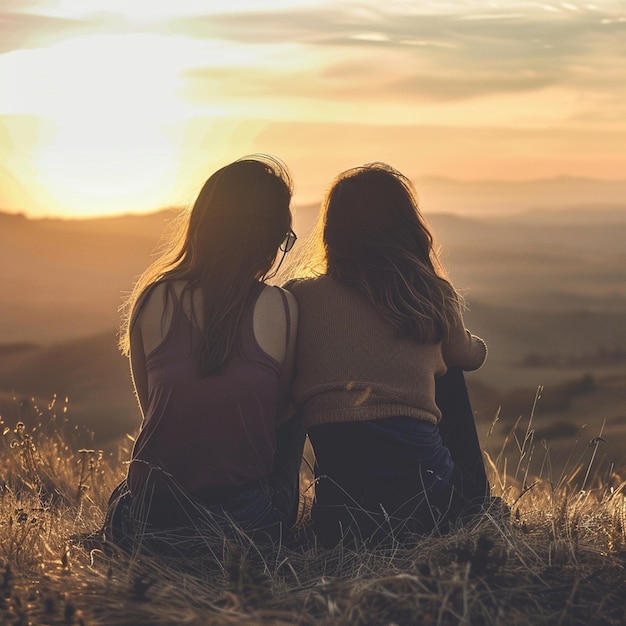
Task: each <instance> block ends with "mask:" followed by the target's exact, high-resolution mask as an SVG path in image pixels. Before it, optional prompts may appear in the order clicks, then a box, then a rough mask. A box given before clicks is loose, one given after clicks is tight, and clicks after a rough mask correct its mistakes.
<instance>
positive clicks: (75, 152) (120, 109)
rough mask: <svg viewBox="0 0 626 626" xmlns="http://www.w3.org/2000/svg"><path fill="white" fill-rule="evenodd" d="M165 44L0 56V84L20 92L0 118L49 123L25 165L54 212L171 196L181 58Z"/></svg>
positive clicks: (151, 38) (111, 38)
mask: <svg viewBox="0 0 626 626" xmlns="http://www.w3.org/2000/svg"><path fill="white" fill-rule="evenodd" d="M165 39H166V38H164V37H161V36H156V35H143V36H137V35H134V36H133V37H129V36H126V35H101V36H98V37H93V36H92V37H90V38H75V39H71V40H68V41H64V42H61V43H58V44H56V45H54V46H51V47H49V48H47V49H46V50H45V52H42V51H41V50H37V49H35V50H21V51H16V52H12V53H9V55H7V56H9V57H10V58H9V59H7V60H6V61H5V63H4V66H3V68H4V72H3V73H4V76H2V77H1V78H2V80H3V81H4V80H7V81H10V82H9V84H11V83H13V84H19V85H20V89H19V90H15V91H13V92H12V93H10V94H8V97H7V98H5V99H4V102H3V109H4V112H8V113H19V114H20V115H31V116H33V119H37V118H38V117H41V118H43V119H46V120H48V121H49V123H48V124H47V125H46V126H47V128H49V129H52V130H48V131H47V132H46V133H45V134H42V135H41V136H40V137H38V140H37V141H36V142H35V145H34V147H33V150H32V152H31V154H30V161H31V165H32V168H33V169H34V170H35V171H36V172H37V182H38V184H39V185H40V186H42V187H44V188H45V190H46V192H47V194H48V195H49V196H50V197H51V198H52V199H53V200H54V201H55V203H56V204H58V205H60V206H63V207H64V209H66V210H76V211H79V212H80V213H82V214H84V213H85V212H92V213H98V212H101V211H111V209H112V207H115V208H117V209H118V210H135V209H143V208H149V207H154V206H155V205H158V204H160V203H162V201H163V198H167V197H168V196H169V195H171V193H170V192H171V190H172V188H173V186H174V184H175V181H176V176H177V162H178V160H179V158H180V154H179V152H180V146H179V145H178V143H179V142H178V141H177V139H176V137H175V136H172V133H171V132H169V129H170V127H171V126H172V125H175V124H176V123H178V122H180V121H182V120H184V119H186V118H187V117H188V116H189V114H190V109H189V107H188V106H187V105H185V104H184V102H183V101H182V100H181V99H180V98H179V97H178V95H177V94H178V92H179V87H180V85H179V80H180V78H179V75H180V69H181V64H182V63H183V59H184V58H187V57H188V53H189V51H188V50H187V49H186V47H188V46H186V45H185V42H175V43H177V44H178V45H172V44H173V43H174V42H173V41H164V40H165ZM181 44H182V45H181ZM7 61H8V62H7ZM216 113H219V111H216ZM204 114H205V115H210V111H209V112H208V111H206V110H205V111H204ZM120 205H123V206H120Z"/></svg>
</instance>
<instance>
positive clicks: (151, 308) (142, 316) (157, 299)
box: [135, 283, 172, 355]
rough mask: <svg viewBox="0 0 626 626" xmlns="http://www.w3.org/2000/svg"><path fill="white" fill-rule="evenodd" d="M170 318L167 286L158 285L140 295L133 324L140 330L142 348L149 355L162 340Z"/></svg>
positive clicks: (163, 284)
mask: <svg viewBox="0 0 626 626" xmlns="http://www.w3.org/2000/svg"><path fill="white" fill-rule="evenodd" d="M171 317H172V310H171V305H170V306H168V297H167V285H166V284H165V283H158V284H156V285H154V286H153V287H151V288H149V290H148V291H147V292H146V293H145V294H144V295H142V297H141V299H140V301H139V303H138V313H137V318H136V320H135V322H136V323H137V324H138V326H139V328H140V329H141V335H142V337H143V348H144V351H145V354H146V355H147V354H149V353H150V352H152V350H154V349H155V348H156V347H157V346H158V345H159V344H160V343H161V341H162V340H163V337H164V336H165V334H166V332H167V329H168V328H169V325H170V322H171Z"/></svg>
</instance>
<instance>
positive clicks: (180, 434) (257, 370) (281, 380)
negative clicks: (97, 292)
mask: <svg viewBox="0 0 626 626" xmlns="http://www.w3.org/2000/svg"><path fill="white" fill-rule="evenodd" d="M251 289H252V290H253V297H252V298H251V302H250V305H249V306H248V308H247V309H246V311H245V312H244V316H243V318H242V321H241V327H240V331H239V335H238V337H237V341H236V343H235V346H234V349H233V353H232V354H231V357H230V358H229V360H228V362H227V365H226V367H225V368H223V370H222V371H220V372H218V373H215V374H211V375H209V376H206V375H202V374H201V373H200V371H199V368H198V358H197V355H198V350H199V345H200V341H201V329H200V328H199V327H198V326H197V325H195V324H194V322H192V319H197V316H195V315H193V314H192V310H193V307H194V306H198V304H199V302H198V298H197V296H196V297H194V301H193V302H192V299H191V297H188V298H186V299H185V298H184V297H183V298H182V300H181V293H182V285H181V283H180V282H179V281H178V282H174V283H159V284H158V285H157V286H155V288H153V290H151V292H150V293H149V294H148V295H147V297H146V299H145V300H144V301H143V303H142V307H141V311H140V313H139V316H138V317H137V320H136V326H137V327H136V330H134V331H133V333H132V334H133V337H132V338H131V341H132V344H133V347H134V348H135V347H137V350H138V352H139V353H140V354H136V352H135V349H133V352H132V353H131V356H132V358H133V370H134V371H135V372H137V370H140V371H143V372H144V376H145V386H144V392H143V393H141V394H140V402H141V405H142V408H143V411H144V427H143V429H142V431H141V433H140V435H139V438H138V439H137V442H136V445H135V448H134V452H133V460H132V462H131V465H130V468H129V474H128V481H129V486H130V489H131V491H133V490H135V491H138V490H139V489H140V488H142V487H143V486H144V484H145V480H146V473H147V472H149V470H150V468H151V467H159V468H163V469H164V470H166V471H167V472H168V473H170V474H172V475H173V476H175V478H176V480H177V482H178V483H179V485H180V486H181V487H183V488H184V489H185V490H186V491H187V492H189V493H190V494H196V495H198V496H200V495H201V496H202V499H203V500H206V501H211V500H217V499H219V498H220V494H221V493H223V492H224V490H228V489H229V488H231V487H234V486H239V485H243V484H245V483H248V482H250V481H253V480H256V479H258V478H261V477H263V476H267V475H269V474H270V473H271V470H272V462H273V458H274V452H275V447H276V437H275V432H276V420H277V416H278V415H279V413H280V410H281V408H282V406H283V405H284V397H283V396H284V388H285V384H286V383H285V381H286V380H289V378H290V374H291V372H290V370H291V368H292V356H291V355H288V354H287V346H288V345H289V346H290V349H291V351H293V345H294V341H289V337H288V334H289V333H290V332H292V331H291V329H292V328H294V324H293V322H295V320H294V319H292V318H293V317H295V309H294V307H293V305H292V307H291V308H290V306H289V302H288V300H287V298H288V297H289V296H288V295H287V294H285V293H284V292H283V291H282V290H279V289H277V288H272V287H266V286H264V285H262V284H261V283H258V282H255V283H253V284H252V286H251ZM194 293H196V294H197V291H196V292H194ZM135 334H136V337H135ZM139 342H141V344H140V345H138V344H139ZM142 363H143V367H142Z"/></svg>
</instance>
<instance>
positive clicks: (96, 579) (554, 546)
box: [0, 398, 626, 626]
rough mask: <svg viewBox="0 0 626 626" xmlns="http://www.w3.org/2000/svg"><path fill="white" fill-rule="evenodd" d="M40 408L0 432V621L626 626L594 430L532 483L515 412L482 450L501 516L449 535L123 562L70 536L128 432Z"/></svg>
mask: <svg viewBox="0 0 626 626" xmlns="http://www.w3.org/2000/svg"><path fill="white" fill-rule="evenodd" d="M531 402H532V399H531ZM34 410H35V411H36V413H37V415H38V416H39V421H38V423H37V424H35V426H33V427H28V428H27V427H24V426H22V425H20V424H18V425H17V426H14V427H9V426H7V425H3V434H2V439H1V442H0V446H1V448H2V452H1V456H0V478H1V481H0V489H1V495H0V623H2V624H15V625H26V624H47V625H57V624H65V625H78V624H106V625H128V624H142V625H143V624H145V625H148V624H151V625H152V624H153V625H158V624H203V625H205V624H322V625H331V624H333V625H334V624H337V625H349V624H350V625H351V624H362V625H378V624H380V625H381V626H382V625H383V624H385V625H391V624H397V625H399V626H402V625H409V624H410V625H415V624H424V625H430V624H468V625H475V624H507V625H508V624H521V625H526V624H527V625H531V624H532V625H533V626H534V625H538V624H546V625H548V624H549V625H555V624H561V625H566V624H585V625H592V624H624V623H626V607H625V603H624V598H625V597H626V575H625V568H626V501H625V495H624V489H625V481H624V478H625V477H624V476H622V475H620V473H619V472H618V471H615V470H614V469H613V470H610V471H607V470H602V472H601V473H599V472H597V471H596V459H597V453H598V446H599V445H601V439H600V437H597V438H595V440H591V441H590V442H589V443H588V444H587V446H586V449H585V450H584V452H583V454H582V455H577V456H576V457H575V458H574V460H573V465H572V466H571V467H570V468H569V470H568V471H566V472H563V473H561V474H560V475H559V476H558V477H556V476H552V475H551V473H550V468H549V460H548V462H547V463H548V464H547V465H546V464H545V463H544V467H543V478H540V479H537V478H536V477H535V476H533V475H532V474H531V473H530V470H529V463H530V457H531V456H532V454H531V450H532V449H533V445H534V444H533V441H534V436H535V431H534V424H533V418H532V415H531V417H530V418H528V419H526V420H524V421H520V422H518V423H517V425H516V426H515V427H514V428H512V429H511V431H510V433H509V436H508V438H506V439H505V441H504V443H503V444H502V446H501V448H500V450H499V451H498V453H497V454H496V453H493V454H492V455H491V456H488V457H487V466H488V471H489V475H490V480H491V483H492V487H493V493H494V495H500V496H502V497H503V498H504V500H505V501H506V502H507V503H508V504H509V506H510V508H511V515H510V518H504V519H503V518H502V516H501V515H498V514H496V513H497V512H496V511H488V512H487V513H486V514H485V515H484V516H483V517H482V518H481V519H479V520H476V521H475V522H474V523H472V524H471V525H468V526H466V527H463V528H458V529H456V530H454V532H452V533H451V534H449V535H447V536H444V537H424V538H416V539H415V541H414V542H412V543H411V544H405V545H402V546H401V545H393V546H391V547H388V548H385V549H384V550H383V549H381V550H373V549H360V550H348V549H344V548H336V549H335V550H325V549H323V548H321V547H318V546H317V545H316V544H315V542H314V541H312V540H311V541H310V542H304V544H303V547H301V548H300V549H295V548H287V547H286V546H284V545H278V546H275V547H273V548H272V549H261V548H259V547H258V546H253V545H252V544H250V543H249V542H246V541H245V538H242V541H241V542H239V543H238V544H237V545H235V544H234V543H232V542H220V541H219V540H216V542H214V543H213V549H214V553H215V556H211V555H210V554H209V553H208V552H206V551H205V552H204V553H202V552H196V553H194V554H193V555H191V556H187V557H186V558H185V559H180V558H173V557H172V558H169V559H165V558H156V557H153V556H145V555H142V556H137V557H134V558H130V557H127V556H123V555H113V554H109V553H107V552H105V551H103V549H102V546H101V545H99V544H97V543H94V544H91V545H89V544H76V543H75V542H72V541H71V537H72V536H74V535H77V534H81V533H87V532H91V531H94V530H95V529H97V528H98V527H99V525H100V524H101V523H102V521H103V516H104V510H105V507H106V501H107V498H108V496H109V494H110V492H111V490H112V488H113V487H114V486H115V484H116V483H117V482H118V481H119V480H120V478H121V477H122V476H123V475H124V473H125V465H124V461H125V459H127V458H128V455H129V447H130V445H131V441H130V440H129V439H127V440H126V441H125V442H122V443H121V444H120V446H119V449H118V451H117V452H116V453H115V454H111V453H103V452H101V451H99V450H97V449H94V448H92V447H91V446H90V434H89V433H88V432H86V431H82V430H81V429H79V428H77V427H75V426H73V425H72V422H71V415H70V416H68V414H67V405H66V404H65V403H64V402H61V401H60V400H58V401H57V399H56V398H52V400H51V401H50V403H49V404H47V405H45V406H35V407H34ZM303 480H304V481H306V480H307V477H306V476H303ZM310 494H311V489H309V490H308V491H307V492H306V496H305V500H307V499H308V498H310ZM304 505H305V506H304V508H303V510H304V514H303V518H302V519H301V522H300V527H301V532H302V534H303V536H304V535H306V530H307V517H306V502H304Z"/></svg>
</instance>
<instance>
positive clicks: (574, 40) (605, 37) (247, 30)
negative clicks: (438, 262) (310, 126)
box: [168, 3, 626, 102]
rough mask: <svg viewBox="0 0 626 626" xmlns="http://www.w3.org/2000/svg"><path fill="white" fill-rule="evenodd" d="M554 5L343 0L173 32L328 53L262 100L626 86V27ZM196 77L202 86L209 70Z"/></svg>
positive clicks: (179, 26) (214, 18)
mask: <svg viewBox="0 0 626 626" xmlns="http://www.w3.org/2000/svg"><path fill="white" fill-rule="evenodd" d="M552 8H553V9H554V11H553V12H550V11H547V10H544V9H541V10H539V11H538V10H534V11H530V10H527V11H526V12H520V7H519V6H517V7H514V9H513V10H512V11H511V12H509V13H499V14H490V13H481V12H480V11H479V10H478V9H477V8H475V7H474V8H473V9H471V11H467V12H465V13H464V12H462V11H457V12H451V13H446V14H435V13H433V14H419V15H418V14H415V13H410V12H407V13H402V12H400V11H397V10H396V11H395V12H389V11H386V10H385V9H384V8H380V9H379V8H375V7H371V8H369V9H368V10H367V11H360V12H355V11H354V10H353V9H351V8H350V5H349V4H347V3H337V4H336V5H333V6H330V7H325V8H324V9H323V10H322V9H321V8H319V7H317V8H315V9H312V8H307V9H303V10H292V11H285V10H283V11H280V12H256V13H252V12H250V13H247V14H245V15H241V14H227V13H223V14H219V15H211V16H203V17H197V18H193V19H181V20H174V21H171V22H170V23H169V25H168V28H171V29H172V32H174V33H179V34H182V33H184V34H186V35H187V36H192V37H198V38H216V37H217V38H221V39H223V40H228V41H232V42H237V43H240V44H246V45H257V46H259V49H260V50H261V49H262V47H263V46H269V45H271V46H274V47H275V46H279V45H281V44H289V45H293V44H298V45H300V46H301V47H302V49H303V50H307V51H309V52H311V51H312V50H313V51H314V50H317V54H319V55H320V65H319V67H318V69H317V71H316V72H314V73H313V74H308V75H307V76H306V78H305V77H298V76H297V75H296V73H295V72H294V75H293V76H290V77H288V78H289V80H288V81H284V80H283V78H284V76H280V80H279V81H278V82H276V83H275V82H273V79H272V72H271V71H270V72H269V75H268V82H261V81H254V80H252V81H251V82H250V83H249V84H248V85H247V86H246V87H245V88H244V91H245V92H246V93H250V92H251V91H252V90H253V89H254V85H255V83H256V84H257V87H258V90H259V93H262V92H267V91H272V92H274V93H277V94H280V95H289V94H291V95H294V96H309V95H310V94H312V93H316V94H318V96H321V97H328V98H343V97H376V95H377V94H378V95H379V96H383V97H387V98H388V97H398V96H402V97H407V98H413V99H416V100H425V101H441V102H449V101H459V100H464V99H467V98H474V97H477V96H486V95H493V94H499V93H515V92H519V93H524V92H532V91H535V90H538V89H543V88H546V87H549V86H563V87H568V88H572V89H576V90H581V91H587V90H589V91H597V92H605V93H607V94H609V93H611V92H613V91H614V90H615V89H616V87H618V85H619V83H620V82H624V83H626V80H625V79H626V76H624V69H623V68H624V67H625V66H626V63H625V61H626V21H622V20H620V16H619V14H618V13H615V14H611V13H609V12H608V11H607V10H590V9H584V10H583V9H580V10H577V11H574V10H573V9H570V10H567V9H566V8H562V9H560V10H558V11H556V8H555V7H552ZM478 18H482V19H478ZM486 18H488V19H486ZM269 69H270V70H271V68H269ZM187 76H188V78H190V79H191V80H192V81H193V80H196V79H199V78H201V77H202V72H201V71H196V72H194V73H190V74H188V75H187ZM620 79H621V81H620Z"/></svg>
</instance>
